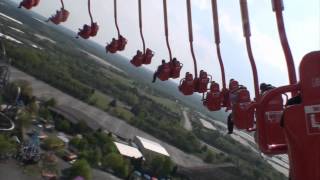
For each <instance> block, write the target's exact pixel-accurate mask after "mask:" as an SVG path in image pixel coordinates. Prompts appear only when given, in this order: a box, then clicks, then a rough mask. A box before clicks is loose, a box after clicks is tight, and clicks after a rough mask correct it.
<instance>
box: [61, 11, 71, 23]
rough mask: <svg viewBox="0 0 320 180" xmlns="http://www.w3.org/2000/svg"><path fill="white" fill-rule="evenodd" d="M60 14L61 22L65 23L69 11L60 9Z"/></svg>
mask: <svg viewBox="0 0 320 180" xmlns="http://www.w3.org/2000/svg"><path fill="white" fill-rule="evenodd" d="M61 12H62V19H61V22H66V21H67V20H68V18H69V15H70V13H69V11H68V10H65V9H63V8H61Z"/></svg>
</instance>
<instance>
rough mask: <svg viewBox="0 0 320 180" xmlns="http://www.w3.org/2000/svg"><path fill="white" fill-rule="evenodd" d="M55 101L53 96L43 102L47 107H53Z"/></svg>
mask: <svg viewBox="0 0 320 180" xmlns="http://www.w3.org/2000/svg"><path fill="white" fill-rule="evenodd" d="M56 104H57V101H56V99H54V98H50V99H49V100H48V101H46V102H45V106H47V107H54V106H56Z"/></svg>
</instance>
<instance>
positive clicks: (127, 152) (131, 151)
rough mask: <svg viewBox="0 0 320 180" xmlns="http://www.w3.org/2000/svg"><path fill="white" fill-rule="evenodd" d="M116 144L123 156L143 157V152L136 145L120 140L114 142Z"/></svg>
mask: <svg viewBox="0 0 320 180" xmlns="http://www.w3.org/2000/svg"><path fill="white" fill-rule="evenodd" d="M114 144H115V145H116V147H117V149H118V151H119V153H120V154H121V155H123V156H127V157H131V158H136V159H138V158H141V157H142V154H141V152H140V151H139V150H138V149H137V148H135V147H131V146H128V145H126V144H122V143H118V142H114Z"/></svg>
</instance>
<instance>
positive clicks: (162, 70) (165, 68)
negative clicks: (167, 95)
mask: <svg viewBox="0 0 320 180" xmlns="http://www.w3.org/2000/svg"><path fill="white" fill-rule="evenodd" d="M158 72H159V73H158V75H157V76H158V78H159V79H160V80H161V81H166V80H168V79H169V78H170V72H171V70H170V65H169V63H165V64H162V65H161V66H160V67H159V68H158Z"/></svg>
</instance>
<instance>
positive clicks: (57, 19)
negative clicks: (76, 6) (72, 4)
mask: <svg viewBox="0 0 320 180" xmlns="http://www.w3.org/2000/svg"><path fill="white" fill-rule="evenodd" d="M62 18H63V13H62V11H57V12H56V14H55V15H54V16H51V17H50V18H49V21H51V22H52V23H54V24H60V23H61V21H62Z"/></svg>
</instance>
